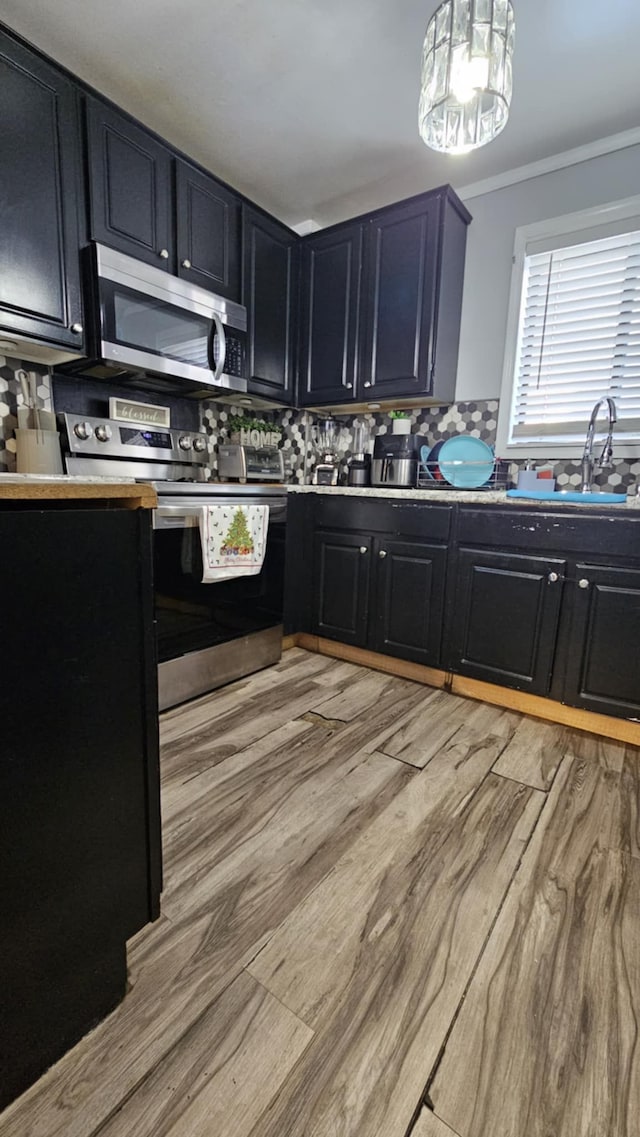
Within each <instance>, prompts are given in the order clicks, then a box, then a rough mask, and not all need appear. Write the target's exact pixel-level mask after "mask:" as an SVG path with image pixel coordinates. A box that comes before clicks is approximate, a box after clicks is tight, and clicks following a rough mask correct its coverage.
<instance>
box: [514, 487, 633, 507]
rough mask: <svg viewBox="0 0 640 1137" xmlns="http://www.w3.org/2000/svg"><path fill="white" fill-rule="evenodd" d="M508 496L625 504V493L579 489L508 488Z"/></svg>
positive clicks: (583, 503)
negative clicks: (587, 491)
mask: <svg viewBox="0 0 640 1137" xmlns="http://www.w3.org/2000/svg"><path fill="white" fill-rule="evenodd" d="M507 497H520V498H529V499H532V500H533V501H556V502H563V501H576V502H579V504H580V505H624V503H625V502H626V500H627V498H626V494H623V493H580V492H579V491H578V490H507Z"/></svg>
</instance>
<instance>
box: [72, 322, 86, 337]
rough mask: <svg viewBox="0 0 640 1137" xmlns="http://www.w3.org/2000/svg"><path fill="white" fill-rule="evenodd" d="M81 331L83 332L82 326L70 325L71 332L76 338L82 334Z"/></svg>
mask: <svg viewBox="0 0 640 1137" xmlns="http://www.w3.org/2000/svg"><path fill="white" fill-rule="evenodd" d="M83 330H84V329H83V327H82V324H72V325H71V331H72V332H75V334H76V335H77V336H79V335H80V334H81V333H82V331H83Z"/></svg>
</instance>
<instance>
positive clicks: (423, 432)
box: [0, 356, 640, 492]
mask: <svg viewBox="0 0 640 1137" xmlns="http://www.w3.org/2000/svg"><path fill="white" fill-rule="evenodd" d="M20 368H24V369H25V371H35V372H36V374H37V375H38V394H39V397H40V399H41V400H42V406H43V407H44V408H45V409H47V410H50V409H55V410H57V411H60V410H67V411H73V412H76V413H78V414H87V415H96V416H100V415H105V416H106V415H107V414H108V398H109V395H118V396H123V397H126V396H130V397H131V398H140V399H141V400H142V401H144V402H154V401H155V402H165V403H167V402H169V403H170V404H171V424H172V426H176V427H184V428H185V429H187V430H197V429H199V428H200V425H201V429H203V430H205V431H206V433H207V434H209V435H210V436H211V445H212V448H213V447H214V446H215V444H216V443H217V442H219V441H224V440H227V439H228V438H229V429H228V424H229V420H230V419H231V418H232V417H233V416H234V415H242V414H243V413H246V408H244V407H234V406H227V405H224V404H221V403H214V402H205V403H196V402H194V401H193V400H190V399H179V398H176V397H171V398H170V399H169V400H168V399H166V398H163V397H160V398H158V397H157V396H155V395H152V394H150V393H149V392H148V391H141V392H135V391H134V390H133V389H132V388H121V387H116V386H112V385H107V384H105V383H99V382H97V381H95V380H89V379H78V378H75V377H74V378H71V377H67V376H58V375H54V377H53V381H52V380H51V378H50V376H49V374H48V372H47V369H46V368H45V367H42V366H39V365H38V364H35V363H22V362H21V361H20V360H18V359H12V358H9V357H7V358H5V357H3V356H0V471H12V470H15V452H14V451H13V449H12V446H13V431H14V428H15V426H16V425H17V418H16V411H17V407H18V406H19V405H21V403H22V394H21V390H20V383H19V380H18V378H17V372H18V371H19V369H20ZM52 404H53V405H52ZM256 417H257V418H260V419H264V420H265V421H266V422H268V423H273V425H274V426H275V427H277V428H279V429H281V431H282V434H283V439H282V450H283V455H284V462H285V472H286V476H287V478H288V479H289V480H290V481H294V482H303V481H305V480H308V479H309V478H310V476H311V471H312V470H313V465H314V461H315V457H316V456H315V451H314V447H313V434H314V427H315V426H317V425H318V424H321V423H322V419H323V416H322V415H321V414H317V413H314V412H310V411H302V410H274V411H267V412H263V411H260V412H258V413H257V415H256ZM497 418H498V401H497V399H491V400H485V401H482V402H480V401H477V402H464V403H454V404H453V405H452V406H443V407H425V408H422V409H421V410H415V411H412V412H411V429H412V431H413V432H414V433H416V434H419V435H420V436H421V437H422V438H424V442H425V444H426V445H428V446H434V445H435V443H436V442H439V441H440V440H441V439H443V438H448V437H449V436H450V435H452V434H472V435H475V436H476V437H477V438H482V439H483V440H484V441H485V442H487V443H488V444H489V445H490V446H491V445H493V444H494V443H495V438H496V427H497ZM334 422H335V424H336V443H337V445H336V449H337V451H338V455H339V457H340V480H341V481H345V480H346V473H347V463H348V460H349V458H350V457H351V454H352V445H353V429H354V426H355V425H356V424H358V423H362V424H366V426H367V427H368V428H369V434H370V436H371V437H373V436H374V435H375V434H385V433H390V432H391V429H392V428H391V422H392V420H391V418H390V416H389V415H388V414H385V413H384V412H382V411H380V412H377V413H375V414H363V415H336V416H334ZM614 441H615V440H614ZM541 464H542V463H538V465H541ZM522 465H523V463H522V462H511V463H510V464H509V479H510V481H511V482H515V481H516V478H517V474H518V469H519V467H521V466H522ZM544 465H546V466H550V467H552V469H553V475H554V477H555V478H556V481H557V485H558V488H560V489H561V488H566V487H573V486H579V485H580V480H581V479H580V463H579V462H578V461H568V460H563V461H558V462H553V463H551V462H549V463H544ZM211 468H212V472H213V473H215V468H216V462H215V450H213V449H212V463H211ZM595 482H596V484H597V485H599V486H600V487H601V488H602V489H603V490H609V491H613V492H621V491H622V490H629V489H632V488H633V487H635V486H636V485H637V484H639V483H640V461H636V460H633V461H631V460H625V459H621V460H619V461H617V462H615V463H614V467H613V469H612V470H611V471H606V472H604V473H601V474H598V475H596V477H595Z"/></svg>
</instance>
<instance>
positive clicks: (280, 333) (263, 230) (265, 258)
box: [242, 206, 298, 404]
mask: <svg viewBox="0 0 640 1137" xmlns="http://www.w3.org/2000/svg"><path fill="white" fill-rule="evenodd" d="M242 250H243V265H242V302H243V304H244V305H245V307H246V309H247V322H248V337H247V338H248V352H249V358H248V373H247V374H248V388H249V393H250V394H252V395H259V396H262V397H264V398H267V399H273V400H274V401H275V402H278V403H284V404H286V403H290V402H291V401H292V399H293V391H294V379H295V350H296V311H297V303H298V237H297V236H296V234H295V233H293V232H292V231H291V229H287V227H286V226H285V225H280V224H279V223H278V222H277V221H273V220H272V219H271V218H270V217H265V215H264V214H263V213H259V212H258V211H257V210H255V209H251V208H250V207H249V206H244V207H243V210H242Z"/></svg>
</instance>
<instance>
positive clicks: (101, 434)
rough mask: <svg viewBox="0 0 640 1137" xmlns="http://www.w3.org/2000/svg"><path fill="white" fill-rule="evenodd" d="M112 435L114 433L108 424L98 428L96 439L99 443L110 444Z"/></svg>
mask: <svg viewBox="0 0 640 1137" xmlns="http://www.w3.org/2000/svg"><path fill="white" fill-rule="evenodd" d="M112 434H113V431H112V429H111V427H110V426H109V423H108V422H105V423H103V424H102V425H101V426H97V427H96V438H97V439H98V442H108V441H109V439H110V438H111V435H112Z"/></svg>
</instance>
